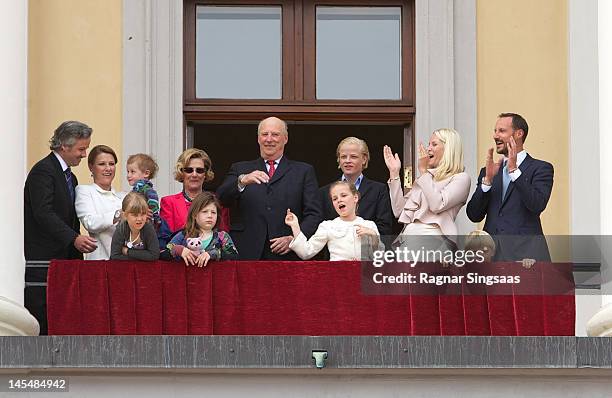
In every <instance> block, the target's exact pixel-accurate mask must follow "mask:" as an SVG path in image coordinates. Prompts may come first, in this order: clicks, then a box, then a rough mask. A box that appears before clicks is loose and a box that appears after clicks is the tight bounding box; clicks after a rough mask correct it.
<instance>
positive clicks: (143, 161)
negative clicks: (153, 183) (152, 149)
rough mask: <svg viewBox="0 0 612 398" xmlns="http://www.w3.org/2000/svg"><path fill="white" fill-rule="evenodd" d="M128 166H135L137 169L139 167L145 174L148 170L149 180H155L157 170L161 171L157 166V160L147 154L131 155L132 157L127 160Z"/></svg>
mask: <svg viewBox="0 0 612 398" xmlns="http://www.w3.org/2000/svg"><path fill="white" fill-rule="evenodd" d="M126 164H128V165H129V164H135V165H136V167H138V169H139V170H140V171H142V172H143V173H144V172H145V171H147V170H148V171H149V179H153V178H155V175H156V174H157V170H159V166H158V165H157V162H156V161H155V159H153V158H152V157H151V156H149V155H147V154H146V153H137V154H135V155H130V157H128V159H127V163H126Z"/></svg>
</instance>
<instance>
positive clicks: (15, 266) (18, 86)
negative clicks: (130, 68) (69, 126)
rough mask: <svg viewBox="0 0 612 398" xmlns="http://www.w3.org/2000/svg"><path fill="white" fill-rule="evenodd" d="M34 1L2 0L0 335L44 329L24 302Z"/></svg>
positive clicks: (0, 8)
mask: <svg viewBox="0 0 612 398" xmlns="http://www.w3.org/2000/svg"><path fill="white" fill-rule="evenodd" d="M27 32H28V2H27V1H13V0H0V48H2V51H3V62H2V71H1V72H0V93H2V95H0V117H1V120H2V123H3V126H2V129H3V134H2V145H1V146H0V167H1V168H2V169H3V170H5V172H4V173H3V174H4V175H3V177H2V188H0V203H2V205H1V206H0V220H2V225H3V228H0V247H1V248H2V260H1V261H2V264H0V335H3V336H7V335H38V331H39V327H38V322H37V321H36V319H34V317H33V316H32V315H30V313H29V312H28V311H27V310H26V309H25V308H24V307H23V287H24V273H25V272H24V271H25V268H24V264H25V262H24V256H23V183H24V181H25V175H26V170H25V166H26V159H25V152H26V120H27V119H26V118H27V102H26V92H27V73H28V68H27V48H28V47H27V37H28V36H27Z"/></svg>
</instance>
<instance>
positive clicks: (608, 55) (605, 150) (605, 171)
mask: <svg viewBox="0 0 612 398" xmlns="http://www.w3.org/2000/svg"><path fill="white" fill-rule="evenodd" d="M597 6H598V10H597V47H598V64H599V143H598V145H595V146H594V147H593V149H595V147H598V149H599V156H600V159H601V161H600V164H599V167H600V170H599V172H600V180H599V188H600V204H601V205H600V220H601V235H602V239H601V245H600V246H601V298H602V307H601V309H600V310H599V311H598V312H597V313H596V314H595V315H594V316H593V317H592V318H591V319H590V320H589V322H588V324H587V333H588V335H589V336H612V247H611V246H612V245H611V244H610V243H611V239H610V237H611V236H612V207H610V203H612V173H611V172H610V169H609V167H608V161H607V160H609V158H610V145H612V135H610V131H612V113H610V109H611V107H612V72H611V71H612V69H611V68H612V26H610V24H609V21H610V18H612V2H610V1H608V0H599V1H598V4H597ZM595 150H597V149H595Z"/></svg>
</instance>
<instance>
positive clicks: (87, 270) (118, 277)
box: [47, 260, 575, 336]
mask: <svg viewBox="0 0 612 398" xmlns="http://www.w3.org/2000/svg"><path fill="white" fill-rule="evenodd" d="M545 265H546V264H544V265H539V264H536V265H535V266H534V267H533V268H532V269H530V270H524V271H521V272H528V273H527V274H525V275H528V276H527V277H526V279H527V280H528V283H530V284H531V285H534V286H535V288H536V291H537V287H538V284H542V286H543V285H544V284H546V283H549V284H550V283H552V284H556V285H559V284H561V285H562V284H565V285H569V288H568V289H565V290H566V293H564V294H554V295H553V294H528V295H527V294H515V292H513V288H506V289H507V291H505V292H502V294H500V292H499V291H498V292H496V293H492V290H491V291H487V292H484V291H483V292H482V293H478V292H477V294H474V292H472V293H471V294H467V293H466V292H462V291H461V289H462V288H461V286H459V287H457V288H458V289H460V290H459V291H458V292H455V293H454V294H442V293H440V294H431V292H429V293H427V294H423V292H419V293H418V294H407V295H371V294H364V293H363V292H362V268H361V264H360V263H359V262H349V261H347V262H325V261H305V262H257V261H240V262H229V261H228V262H218V263H212V264H210V265H209V266H208V267H206V268H197V267H185V266H184V265H183V263H182V262H180V263H179V262H176V263H171V262H163V261H159V262H154V263H145V262H127V261H76V260H70V261H64V260H55V261H52V262H51V264H50V268H49V274H48V289H47V314H48V324H49V334H50V335H134V334H136V335H156V334H167V335H187V334H193V335H213V334H215V335H392V336H400V335H498V336H499V335H511V336H516V335H519V336H528V335H530V336H552V335H556V336H564V335H566V336H573V335H574V328H575V326H574V323H575V299H574V294H573V293H574V290H573V279H572V276H571V267H566V268H567V270H568V271H567V272H565V274H559V273H558V272H557V273H554V275H553V276H551V275H550V273H549V272H547V267H546V266H545ZM512 266H513V267H516V264H513V265H512ZM519 267H520V265H519ZM451 272H454V271H451ZM524 279H525V277H524ZM555 279H558V280H555ZM542 281H546V282H545V283H544V282H542ZM532 287H533V286H532ZM370 293H371V292H370ZM523 293H524V292H523Z"/></svg>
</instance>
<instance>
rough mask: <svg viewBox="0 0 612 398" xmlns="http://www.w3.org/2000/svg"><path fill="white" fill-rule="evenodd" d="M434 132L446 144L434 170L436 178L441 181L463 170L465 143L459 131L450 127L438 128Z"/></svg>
mask: <svg viewBox="0 0 612 398" xmlns="http://www.w3.org/2000/svg"><path fill="white" fill-rule="evenodd" d="M433 133H434V134H435V135H436V137H438V139H439V140H440V142H442V144H444V153H443V154H442V159H440V163H439V164H438V167H437V168H436V171H435V172H434V180H436V181H441V180H444V179H446V178H448V177H451V176H453V175H455V174H457V173H461V172H463V171H464V170H465V167H464V166H463V144H462V143H461V136H460V135H459V133H458V132H457V131H456V130H454V129H450V128H444V129H438V130H436V131H434V132H433Z"/></svg>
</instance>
